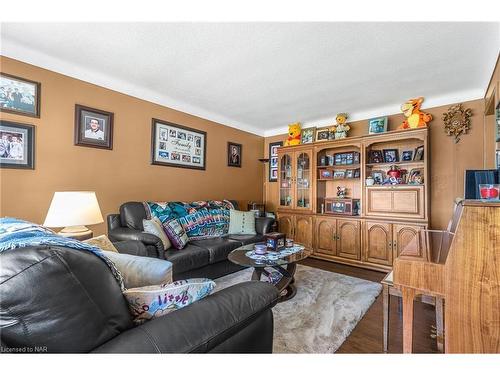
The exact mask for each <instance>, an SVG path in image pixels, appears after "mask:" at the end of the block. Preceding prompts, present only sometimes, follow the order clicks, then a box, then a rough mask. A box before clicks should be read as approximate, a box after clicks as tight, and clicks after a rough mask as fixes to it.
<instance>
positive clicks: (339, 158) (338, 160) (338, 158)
mask: <svg viewBox="0 0 500 375" xmlns="http://www.w3.org/2000/svg"><path fill="white" fill-rule="evenodd" d="M334 159H335V163H334V164H335V165H341V164H342V154H340V153H339V154H335V156H334Z"/></svg>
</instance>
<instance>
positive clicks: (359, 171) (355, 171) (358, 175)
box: [353, 168, 361, 178]
mask: <svg viewBox="0 0 500 375" xmlns="http://www.w3.org/2000/svg"><path fill="white" fill-rule="evenodd" d="M360 176H361V169H359V168H358V169H355V170H354V176H353V178H359V177H360Z"/></svg>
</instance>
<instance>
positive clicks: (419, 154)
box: [413, 146, 424, 161]
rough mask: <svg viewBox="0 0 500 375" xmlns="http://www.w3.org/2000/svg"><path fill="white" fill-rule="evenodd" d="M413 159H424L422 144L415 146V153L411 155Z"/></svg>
mask: <svg viewBox="0 0 500 375" xmlns="http://www.w3.org/2000/svg"><path fill="white" fill-rule="evenodd" d="M413 160H414V161H421V160H424V146H418V147H417V148H415V154H414V155H413Z"/></svg>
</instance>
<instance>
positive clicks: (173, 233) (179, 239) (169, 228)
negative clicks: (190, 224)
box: [162, 219, 189, 250]
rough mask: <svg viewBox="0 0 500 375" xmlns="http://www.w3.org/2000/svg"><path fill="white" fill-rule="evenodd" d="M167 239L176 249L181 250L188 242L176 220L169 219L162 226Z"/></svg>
mask: <svg viewBox="0 0 500 375" xmlns="http://www.w3.org/2000/svg"><path fill="white" fill-rule="evenodd" d="M162 226H163V230H164V231H165V234H166V235H167V237H168V239H169V240H170V242H171V243H172V245H173V246H174V247H175V248H176V249H179V250H180V249H183V248H184V247H185V246H186V245H187V244H188V242H189V237H188V236H187V234H186V231H185V230H184V228H183V227H182V225H181V224H179V221H178V220H177V219H170V220H168V221H166V222H164V223H163V224H162Z"/></svg>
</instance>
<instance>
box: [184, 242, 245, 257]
mask: <svg viewBox="0 0 500 375" xmlns="http://www.w3.org/2000/svg"><path fill="white" fill-rule="evenodd" d="M191 243H192V244H193V245H194V246H198V247H201V248H204V249H207V250H208V252H209V254H210V258H209V262H210V263H217V262H221V261H223V260H226V259H227V256H228V255H229V253H230V252H231V251H233V250H234V249H236V248H238V247H240V246H241V243H240V242H238V241H233V240H230V239H228V238H224V237H218V238H210V239H206V240H200V241H193V242H191Z"/></svg>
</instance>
